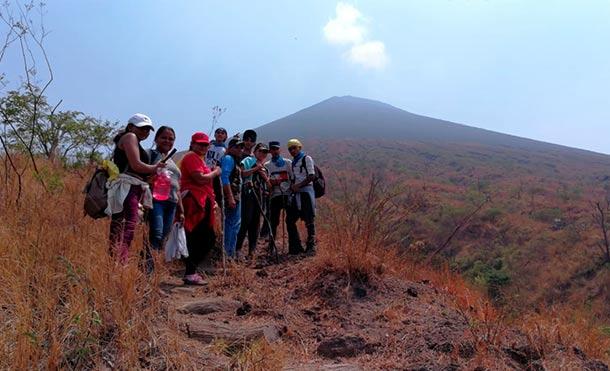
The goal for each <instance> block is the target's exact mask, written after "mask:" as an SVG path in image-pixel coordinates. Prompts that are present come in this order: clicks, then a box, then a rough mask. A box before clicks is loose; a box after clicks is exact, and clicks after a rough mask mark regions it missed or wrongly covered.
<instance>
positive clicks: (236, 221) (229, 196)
mask: <svg viewBox="0 0 610 371" xmlns="http://www.w3.org/2000/svg"><path fill="white" fill-rule="evenodd" d="M243 149H244V142H242V141H241V140H240V139H239V137H233V138H232V139H231V140H230V141H229V145H228V148H227V153H226V154H225V155H224V157H223V158H222V159H221V160H220V167H221V169H222V174H221V175H220V180H221V182H222V190H223V192H222V193H223V195H224V210H223V212H224V219H225V224H224V248H225V252H226V254H227V256H228V257H229V258H233V259H234V258H236V254H235V246H236V243H237V233H238V232H239V228H240V225H241V202H240V200H241V189H242V179H241V167H240V166H239V163H240V158H241V153H242V150H243Z"/></svg>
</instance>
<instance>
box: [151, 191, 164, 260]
mask: <svg viewBox="0 0 610 371" xmlns="http://www.w3.org/2000/svg"><path fill="white" fill-rule="evenodd" d="M163 205H164V204H163V201H153V208H152V209H151V210H150V211H149V213H148V224H149V226H150V234H149V240H150V245H151V247H152V248H153V249H154V250H159V249H161V241H162V240H163V229H164V227H165V225H164V223H163V219H164V218H163V214H164V210H163Z"/></svg>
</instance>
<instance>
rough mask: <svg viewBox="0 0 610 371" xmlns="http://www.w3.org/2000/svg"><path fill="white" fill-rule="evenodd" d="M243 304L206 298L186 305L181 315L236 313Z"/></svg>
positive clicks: (182, 307)
mask: <svg viewBox="0 0 610 371" xmlns="http://www.w3.org/2000/svg"><path fill="white" fill-rule="evenodd" d="M240 305H241V303H240V302H239V301H237V300H232V299H226V298H220V297H219V298H205V299H201V300H197V301H193V302H190V303H186V304H184V305H183V306H181V307H180V308H178V312H180V313H186V314H188V313H190V314H201V315H203V314H210V313H216V312H234V311H235V310H236V309H237V308H239V306H240Z"/></svg>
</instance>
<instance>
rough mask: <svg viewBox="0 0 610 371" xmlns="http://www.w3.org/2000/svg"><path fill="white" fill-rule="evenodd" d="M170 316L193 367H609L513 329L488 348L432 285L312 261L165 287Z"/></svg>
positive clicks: (173, 279) (286, 260)
mask: <svg viewBox="0 0 610 371" xmlns="http://www.w3.org/2000/svg"><path fill="white" fill-rule="evenodd" d="M161 289H162V290H163V291H164V292H165V293H166V295H167V296H166V297H165V298H164V301H165V302H166V304H167V307H168V311H170V312H171V313H172V314H173V315H174V316H175V321H176V323H177V324H178V326H179V328H180V330H181V332H182V334H183V338H182V340H181V341H182V342H183V343H182V344H181V346H182V347H183V348H184V349H189V351H188V353H189V354H190V355H191V356H192V358H191V361H192V362H195V363H196V365H197V367H196V368H202V369H203V368H205V369H229V368H231V369H232V368H240V367H243V368H249V369H285V370H342V371H343V370H360V369H405V370H422V371H423V370H498V369H507V370H513V369H517V370H526V369H529V370H544V369H548V370H552V369H588V370H607V369H608V368H607V367H606V366H605V365H604V364H603V363H601V362H598V361H594V360H590V359H588V358H587V357H586V356H585V355H584V354H581V353H582V352H580V353H579V351H578V349H571V348H565V349H564V348H562V347H561V346H557V347H555V348H553V350H552V352H550V353H547V354H540V352H539V351H538V350H537V349H535V348H534V347H532V346H531V345H529V344H528V343H527V341H526V340H525V339H523V338H522V337H521V336H520V334H518V333H516V332H514V331H510V332H507V333H506V334H505V335H504V336H506V337H507V339H504V340H503V342H502V343H503V344H505V345H503V346H500V347H497V349H495V350H492V349H491V348H488V349H487V350H485V351H482V350H481V349H482V348H485V344H481V339H480V338H476V337H475V336H473V333H474V332H473V331H472V326H473V323H472V320H471V319H470V318H468V316H467V315H465V314H464V313H462V312H460V311H459V310H457V309H456V308H455V307H454V306H453V304H452V300H451V297H449V296H448V295H447V294H446V293H444V292H442V290H439V288H436V287H433V286H432V285H431V284H430V283H429V282H427V281H425V280H424V281H422V282H410V281H406V280H400V279H397V278H392V277H384V278H383V279H375V280H373V279H371V280H367V279H364V280H360V281H358V280H355V281H351V282H350V281H349V280H348V279H347V277H346V276H345V274H343V273H342V272H336V271H333V270H331V269H320V267H319V265H316V262H315V258H313V257H296V258H295V257H282V258H281V261H280V264H271V265H267V264H266V262H265V261H264V260H263V261H258V262H257V263H256V264H250V265H249V266H246V265H245V264H241V263H240V264H237V265H231V266H230V267H229V269H228V271H227V274H226V275H224V274H223V273H222V270H219V271H217V272H216V274H213V275H209V276H208V277H207V284H206V285H205V286H200V287H192V286H191V287H185V286H183V285H182V281H181V280H180V278H179V276H178V274H177V273H176V275H173V276H170V277H167V278H166V279H164V280H163V283H162V285H161Z"/></svg>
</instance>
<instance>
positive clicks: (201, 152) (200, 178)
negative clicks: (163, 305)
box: [180, 132, 221, 285]
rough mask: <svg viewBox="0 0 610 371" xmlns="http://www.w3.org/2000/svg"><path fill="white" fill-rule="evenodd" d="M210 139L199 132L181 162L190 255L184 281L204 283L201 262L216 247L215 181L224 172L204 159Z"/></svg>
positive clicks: (185, 261)
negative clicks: (212, 167)
mask: <svg viewBox="0 0 610 371" xmlns="http://www.w3.org/2000/svg"><path fill="white" fill-rule="evenodd" d="M209 145H210V140H209V138H208V136H207V135H206V134H205V133H201V132H197V133H195V134H193V136H192V137H191V145H190V148H189V149H190V150H189V152H188V153H187V154H186V155H185V156H184V157H183V158H182V161H181V162H180V171H181V173H182V175H181V177H180V189H181V191H182V205H183V207H184V214H185V219H184V230H185V232H186V245H187V249H188V254H189V256H188V257H187V258H186V259H184V263H185V268H186V269H185V272H184V278H183V281H184V284H186V285H203V284H204V280H203V278H202V277H201V276H200V275H199V274H198V273H197V266H198V265H199V263H200V262H201V261H202V260H203V258H204V257H205V255H206V254H207V253H208V252H209V251H210V250H211V249H212V247H213V246H214V243H215V241H216V235H215V232H214V223H215V219H216V218H215V216H214V208H215V207H216V201H215V196H214V187H213V185H212V184H213V181H214V178H216V177H218V176H219V175H220V173H221V170H220V167H215V168H214V169H213V170H212V169H210V168H209V167H208V166H207V165H206V164H205V161H204V158H205V155H206V152H207V151H208V147H209Z"/></svg>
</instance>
